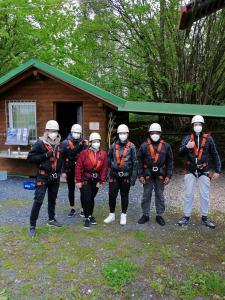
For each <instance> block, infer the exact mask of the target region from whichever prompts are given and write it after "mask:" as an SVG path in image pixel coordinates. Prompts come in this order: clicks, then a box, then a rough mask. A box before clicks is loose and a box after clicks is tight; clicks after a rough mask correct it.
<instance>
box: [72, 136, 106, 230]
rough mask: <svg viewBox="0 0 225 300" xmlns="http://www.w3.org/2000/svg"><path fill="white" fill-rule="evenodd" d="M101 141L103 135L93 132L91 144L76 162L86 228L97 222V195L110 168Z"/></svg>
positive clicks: (90, 138)
mask: <svg viewBox="0 0 225 300" xmlns="http://www.w3.org/2000/svg"><path fill="white" fill-rule="evenodd" d="M100 141H101V136H100V135H99V134H98V133H97V132H93V133H91V135H90V137H89V142H90V143H91V146H90V148H89V149H86V150H83V151H82V152H81V153H80V155H79V157H78V160H77V164H76V171H75V177H76V187H77V188H79V189H80V191H81V197H82V201H83V209H84V217H85V218H84V227H85V228H90V226H91V225H95V224H97V222H96V220H95V218H94V216H93V211H94V205H95V203H94V202H95V196H96V195H97V193H98V190H99V189H100V188H101V187H102V185H103V183H104V182H105V181H106V175H107V170H108V160H107V154H106V152H105V151H104V150H101V149H100Z"/></svg>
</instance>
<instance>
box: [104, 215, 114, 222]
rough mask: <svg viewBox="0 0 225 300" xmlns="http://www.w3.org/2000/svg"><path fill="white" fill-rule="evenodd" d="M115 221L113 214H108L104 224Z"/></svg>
mask: <svg viewBox="0 0 225 300" xmlns="http://www.w3.org/2000/svg"><path fill="white" fill-rule="evenodd" d="M113 221H115V213H110V214H109V215H108V217H107V218H106V219H105V220H104V223H105V224H109V223H111V222H113Z"/></svg>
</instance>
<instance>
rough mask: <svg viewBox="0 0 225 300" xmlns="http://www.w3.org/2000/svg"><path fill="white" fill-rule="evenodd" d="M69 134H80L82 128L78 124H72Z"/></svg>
mask: <svg viewBox="0 0 225 300" xmlns="http://www.w3.org/2000/svg"><path fill="white" fill-rule="evenodd" d="M71 132H76V133H82V127H81V126H80V124H74V125H73V126H72V128H71Z"/></svg>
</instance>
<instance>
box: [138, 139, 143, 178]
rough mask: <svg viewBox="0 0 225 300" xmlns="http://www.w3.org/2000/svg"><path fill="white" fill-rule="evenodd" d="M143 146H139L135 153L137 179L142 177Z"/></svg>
mask: <svg viewBox="0 0 225 300" xmlns="http://www.w3.org/2000/svg"><path fill="white" fill-rule="evenodd" d="M143 148H144V144H142V145H141V147H140V149H139V151H138V153H137V164H138V177H139V178H140V177H143V176H144V151H143V150H144V149H143Z"/></svg>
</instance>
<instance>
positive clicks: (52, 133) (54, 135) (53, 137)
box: [48, 132, 58, 141]
mask: <svg viewBox="0 0 225 300" xmlns="http://www.w3.org/2000/svg"><path fill="white" fill-rule="evenodd" d="M48 136H49V138H50V139H51V140H53V141H54V140H55V139H56V138H57V136H58V132H50V133H49V134H48Z"/></svg>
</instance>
